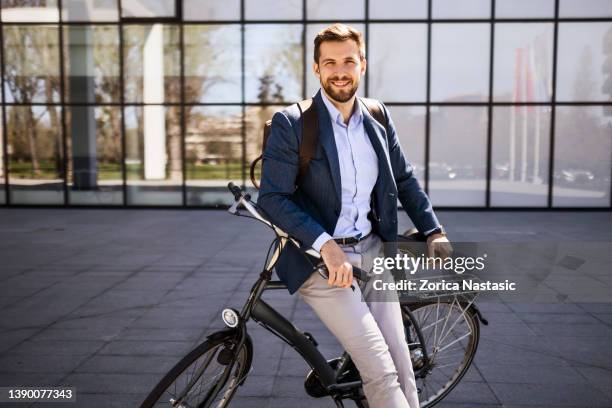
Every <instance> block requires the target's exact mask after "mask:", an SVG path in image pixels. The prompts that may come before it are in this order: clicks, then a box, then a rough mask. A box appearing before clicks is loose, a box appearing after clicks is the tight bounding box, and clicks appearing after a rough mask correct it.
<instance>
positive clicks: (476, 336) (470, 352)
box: [401, 300, 480, 408]
mask: <svg viewBox="0 0 612 408" xmlns="http://www.w3.org/2000/svg"><path fill="white" fill-rule="evenodd" d="M437 303H438V302H437V301H427V302H419V303H409V304H402V305H401V307H402V309H404V308H408V310H410V311H411V312H415V311H417V310H418V309H421V308H423V307H427V306H431V305H433V304H437ZM440 303H446V304H449V303H451V302H450V301H449V300H441V301H440ZM464 306H465V305H464ZM402 313H404V314H405V311H404V310H402ZM465 314H466V322H467V324H468V325H469V326H470V327H471V329H472V335H471V338H470V341H469V346H468V348H467V349H466V351H465V354H464V359H463V360H462V361H461V363H462V367H461V369H460V370H459V371H458V372H455V373H454V376H453V379H452V382H450V383H447V384H444V386H443V390H442V392H441V393H440V394H439V395H437V396H436V397H435V398H434V399H433V400H431V401H428V402H426V403H421V408H431V407H433V406H434V405H436V404H437V403H439V402H440V401H441V400H443V399H444V398H445V397H446V396H447V395H448V394H449V393H450V392H451V391H452V390H453V389H454V388H455V387H456V386H457V384H459V382H460V381H461V379H462V378H463V377H464V376H465V374H466V373H467V371H468V369H469V368H470V366H471V365H472V362H473V361H474V356H475V355H476V351H477V350H478V343H479V340H480V320H479V318H478V315H477V313H476V311H475V309H474V308H472V307H468V308H467V310H466V311H465ZM417 324H418V323H417ZM407 330H408V328H407ZM434 370H435V366H434ZM417 386H418V379H417Z"/></svg>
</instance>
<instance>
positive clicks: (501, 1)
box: [495, 0, 555, 18]
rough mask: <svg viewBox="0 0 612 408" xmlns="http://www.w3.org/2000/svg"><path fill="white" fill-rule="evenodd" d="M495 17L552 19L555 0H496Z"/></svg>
mask: <svg viewBox="0 0 612 408" xmlns="http://www.w3.org/2000/svg"><path fill="white" fill-rule="evenodd" d="M495 16H496V17H501V18H525V17H531V18H537V17H540V18H552V17H554V16H555V0H537V1H533V0H496V1H495Z"/></svg>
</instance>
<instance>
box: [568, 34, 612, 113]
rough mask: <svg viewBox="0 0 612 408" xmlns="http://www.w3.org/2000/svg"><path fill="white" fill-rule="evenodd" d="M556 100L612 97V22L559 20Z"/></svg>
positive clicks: (610, 98) (604, 98)
mask: <svg viewBox="0 0 612 408" xmlns="http://www.w3.org/2000/svg"><path fill="white" fill-rule="evenodd" d="M557 100H559V101H612V23H560V24H559V52H558V58H557Z"/></svg>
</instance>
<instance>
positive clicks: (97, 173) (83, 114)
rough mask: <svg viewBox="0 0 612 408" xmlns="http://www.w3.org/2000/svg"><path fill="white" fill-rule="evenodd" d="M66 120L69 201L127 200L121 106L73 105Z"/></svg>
mask: <svg viewBox="0 0 612 408" xmlns="http://www.w3.org/2000/svg"><path fill="white" fill-rule="evenodd" d="M66 122H67V126H66V128H67V132H68V135H67V136H68V137H67V139H66V140H67V144H68V169H69V173H68V189H69V190H68V192H69V203H70V204H78V205H87V204H96V205H121V204H123V176H122V169H121V109H120V108H119V107H116V106H70V107H68V108H67V111H66Z"/></svg>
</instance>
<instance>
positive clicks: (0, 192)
mask: <svg viewBox="0 0 612 408" xmlns="http://www.w3.org/2000/svg"><path fill="white" fill-rule="evenodd" d="M3 110H4V107H0V115H2V112H3ZM1 118H2V116H0V119H1ZM2 123H3V121H2V120H0V204H6V184H5V183H6V180H5V177H6V173H5V172H4V165H5V164H6V162H5V161H4V127H3V125H2Z"/></svg>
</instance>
